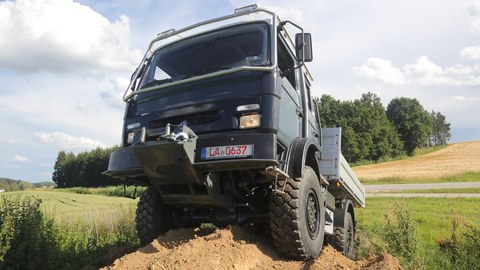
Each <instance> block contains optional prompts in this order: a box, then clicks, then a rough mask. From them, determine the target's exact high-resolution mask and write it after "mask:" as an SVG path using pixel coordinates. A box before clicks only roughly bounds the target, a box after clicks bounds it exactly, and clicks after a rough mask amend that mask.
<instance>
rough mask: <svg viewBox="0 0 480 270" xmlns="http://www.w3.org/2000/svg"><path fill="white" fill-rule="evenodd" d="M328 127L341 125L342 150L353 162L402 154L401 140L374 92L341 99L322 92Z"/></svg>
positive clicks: (324, 121) (323, 116)
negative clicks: (358, 97)
mask: <svg viewBox="0 0 480 270" xmlns="http://www.w3.org/2000/svg"><path fill="white" fill-rule="evenodd" d="M319 109H320V118H321V121H322V124H323V126H325V127H342V152H343V155H344V156H345V158H346V159H347V160H349V161H352V162H357V161H361V160H379V159H381V158H384V157H395V156H398V155H400V154H402V152H403V151H402V148H403V145H402V142H401V140H400V138H399V136H398V134H397V132H396V131H395V129H394V127H393V125H392V124H391V123H390V121H389V120H388V118H387V116H386V114H385V108H384V107H383V105H382V103H381V100H380V98H379V97H378V96H377V95H375V94H373V93H366V94H363V95H362V98H361V99H356V100H355V101H353V102H352V101H343V102H342V101H339V100H335V99H334V98H332V97H331V96H328V95H323V96H322V97H321V99H320V103H319Z"/></svg>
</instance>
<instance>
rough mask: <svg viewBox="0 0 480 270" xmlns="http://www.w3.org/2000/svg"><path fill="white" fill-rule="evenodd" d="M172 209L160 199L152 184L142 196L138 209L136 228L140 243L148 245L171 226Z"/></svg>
mask: <svg viewBox="0 0 480 270" xmlns="http://www.w3.org/2000/svg"><path fill="white" fill-rule="evenodd" d="M169 215H170V211H169V208H168V206H166V205H165V204H164V203H163V202H162V200H161V199H160V195H159V194H158V192H157V191H156V190H155V188H154V187H152V186H150V187H148V188H147V190H145V192H144V193H143V194H142V196H141V197H140V201H138V205H137V211H136V217H135V222H136V229H137V234H138V237H139V238H140V243H141V244H142V245H146V244H148V243H150V242H152V241H153V240H154V239H155V238H157V237H158V236H159V235H160V234H162V233H166V232H167V231H168V230H169V229H170V228H171V226H170V224H169V222H168V217H169Z"/></svg>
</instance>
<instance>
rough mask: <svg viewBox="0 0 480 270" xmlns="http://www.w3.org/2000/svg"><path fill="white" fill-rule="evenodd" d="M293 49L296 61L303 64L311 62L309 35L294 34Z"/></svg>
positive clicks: (310, 36)
mask: <svg viewBox="0 0 480 270" xmlns="http://www.w3.org/2000/svg"><path fill="white" fill-rule="evenodd" d="M295 47H296V55H297V59H298V60H300V61H303V62H312V60H313V52H312V35H311V34H310V33H304V34H301V33H298V34H296V35H295Z"/></svg>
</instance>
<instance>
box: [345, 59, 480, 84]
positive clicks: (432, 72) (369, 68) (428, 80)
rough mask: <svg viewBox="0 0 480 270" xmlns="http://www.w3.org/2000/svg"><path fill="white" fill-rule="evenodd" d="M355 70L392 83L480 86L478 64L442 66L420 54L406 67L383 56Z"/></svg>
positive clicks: (360, 74)
mask: <svg viewBox="0 0 480 270" xmlns="http://www.w3.org/2000/svg"><path fill="white" fill-rule="evenodd" d="M353 70H354V72H355V73H356V74H357V75H358V76H360V77H365V78H368V79H371V80H378V81H382V82H384V83H386V84H390V85H402V84H405V83H409V84H418V85H423V86H432V85H439V86H479V85H480V69H479V68H478V66H477V65H475V66H473V67H472V66H467V65H462V64H455V65H453V66H450V67H446V68H443V67H441V66H439V65H437V64H435V63H433V62H431V61H430V60H429V59H428V57H427V56H421V57H419V58H417V59H416V60H415V61H414V62H413V63H412V64H407V65H405V66H404V67H403V69H400V68H396V67H394V66H392V64H391V62H390V61H389V60H386V59H381V58H369V59H368V60H367V61H366V63H365V64H363V65H362V66H360V67H354V68H353Z"/></svg>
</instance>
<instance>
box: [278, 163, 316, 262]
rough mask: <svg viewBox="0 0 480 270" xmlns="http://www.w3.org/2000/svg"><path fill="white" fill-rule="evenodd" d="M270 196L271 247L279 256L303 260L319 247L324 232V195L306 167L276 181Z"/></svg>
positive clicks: (312, 174) (312, 254)
mask: <svg viewBox="0 0 480 270" xmlns="http://www.w3.org/2000/svg"><path fill="white" fill-rule="evenodd" d="M276 189H277V191H273V192H272V195H271V199H270V227H271V233H272V238H273V243H274V246H275V249H276V250H277V252H278V253H280V254H281V255H282V256H285V257H288V258H292V259H301V260H307V259H310V258H315V257H317V256H318V254H319V253H320V251H321V250H322V245H323V239H324V232H325V205H324V195H323V193H322V189H321V187H320V183H319V181H318V178H317V175H316V174H315V172H314V171H313V169H312V168H310V167H305V168H304V177H303V178H300V179H287V180H285V181H281V182H279V183H278V184H277V187H276Z"/></svg>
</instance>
